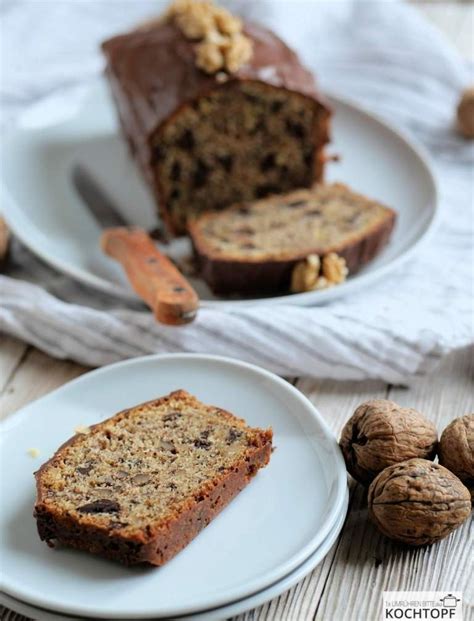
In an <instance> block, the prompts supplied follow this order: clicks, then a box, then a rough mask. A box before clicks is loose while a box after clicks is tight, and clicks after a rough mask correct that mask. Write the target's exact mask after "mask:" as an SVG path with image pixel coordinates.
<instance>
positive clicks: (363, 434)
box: [339, 399, 438, 485]
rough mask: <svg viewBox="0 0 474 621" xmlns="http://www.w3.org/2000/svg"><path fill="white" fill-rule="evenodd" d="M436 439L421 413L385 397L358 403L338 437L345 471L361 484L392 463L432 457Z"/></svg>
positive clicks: (431, 425)
mask: <svg viewBox="0 0 474 621" xmlns="http://www.w3.org/2000/svg"><path fill="white" fill-rule="evenodd" d="M437 443H438V434H437V431H436V427H435V426H434V424H433V423H432V422H431V421H429V420H428V419H427V418H425V416H423V414H421V413H420V412H417V411H416V410H413V409H411V408H402V407H400V406H399V405H397V404H396V403H394V402H393V401H387V400H386V399H373V400H372V401H367V402H366V403H363V404H362V405H360V406H359V407H358V408H357V409H356V411H355V412H354V414H353V415H352V417H351V418H350V419H349V420H348V421H347V423H346V424H345V425H344V428H343V430H342V433H341V438H340V440H339V445H340V447H341V449H342V453H343V455H344V460H345V462H346V468H347V470H348V472H350V474H351V475H352V476H353V477H354V479H356V480H357V481H359V483H362V484H363V485H369V483H370V482H371V481H373V479H374V478H375V477H376V476H377V475H378V473H379V472H381V471H382V470H383V469H384V468H386V467H387V466H391V465H392V464H397V463H399V462H401V461H405V460H407V459H411V458H412V457H422V458H424V459H434V457H435V455H436V448H437Z"/></svg>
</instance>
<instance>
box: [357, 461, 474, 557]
mask: <svg viewBox="0 0 474 621" xmlns="http://www.w3.org/2000/svg"><path fill="white" fill-rule="evenodd" d="M368 504H369V517H370V519H371V520H372V521H373V522H374V524H375V525H376V526H377V527H378V528H379V530H380V531H381V532H382V533H383V534H384V535H386V536H387V537H390V539H394V540H395V541H399V542H401V543H407V544H409V545H412V546H421V545H425V544H429V543H434V542H435V541H438V540H439V539H443V538H444V537H447V536H448V535H449V534H450V533H451V532H452V531H453V530H455V529H456V528H457V527H458V526H460V525H461V524H462V523H463V522H464V521H465V520H466V519H467V518H468V517H469V514H470V513H471V496H470V494H469V490H468V489H467V488H466V487H465V486H464V485H463V484H462V483H461V481H460V480H459V479H458V478H457V476H455V475H454V474H453V473H452V472H450V471H449V470H448V469H447V468H445V467H444V466H440V465H439V464H434V463H433V462H431V461H428V460H426V459H409V460H408V461H404V462H402V463H401V464H395V465H393V466H389V467H388V468H385V470H383V471H382V472H381V473H380V474H379V475H378V477H377V478H376V479H374V481H373V482H372V484H371V485H370V487H369V496H368Z"/></svg>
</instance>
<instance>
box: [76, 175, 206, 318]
mask: <svg viewBox="0 0 474 621" xmlns="http://www.w3.org/2000/svg"><path fill="white" fill-rule="evenodd" d="M72 181H73V184H74V187H75V188H76V190H77V192H78V194H79V196H80V197H81V198H82V200H83V201H84V203H85V204H86V205H87V207H89V210H90V211H91V213H92V214H93V216H94V218H95V219H96V221H97V222H98V224H99V225H100V226H101V227H102V228H104V231H103V233H102V236H101V247H102V249H103V250H104V252H105V253H106V254H107V255H109V256H110V257H112V258H114V259H116V260H117V261H118V262H119V263H120V264H121V265H122V267H123V268H124V270H125V272H126V274H127V277H128V280H129V282H130V284H131V285H132V287H133V289H134V290H135V292H136V293H137V294H138V295H139V296H140V297H141V298H142V300H144V302H145V303H146V304H147V305H148V306H149V307H150V308H151V309H152V310H153V312H154V315H155V317H156V319H157V320H158V321H159V322H161V323H164V324H168V325H180V324H185V323H189V322H190V321H192V320H193V319H194V318H195V316H196V313H197V310H198V307H199V298H198V296H197V294H196V292H195V291H194V289H193V288H192V287H191V285H190V284H189V283H188V281H187V280H186V279H185V278H184V276H183V275H182V274H181V272H180V271H179V270H178V269H177V268H176V267H175V265H173V263H172V262H171V261H170V259H168V257H167V256H165V255H164V254H162V253H161V252H160V251H159V250H158V248H157V247H156V246H155V244H154V243H153V240H152V239H151V237H150V235H149V234H148V233H147V232H146V231H145V230H144V229H142V228H140V227H137V226H129V225H128V224H127V222H126V221H125V220H124V218H123V217H122V216H121V215H120V213H119V212H118V211H117V208H116V206H115V205H114V203H113V201H112V200H111V199H110V198H109V197H108V196H107V194H106V192H105V191H104V190H103V189H102V188H101V187H100V185H99V184H98V183H97V182H96V181H95V179H94V178H93V177H92V176H91V175H90V173H89V172H88V171H87V169H86V168H84V167H83V166H81V165H80V164H76V165H75V166H74V167H73V170H72Z"/></svg>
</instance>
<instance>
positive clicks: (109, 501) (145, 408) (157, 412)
mask: <svg viewBox="0 0 474 621" xmlns="http://www.w3.org/2000/svg"><path fill="white" fill-rule="evenodd" d="M271 447H272V431H271V430H262V429H258V428H251V427H248V426H247V425H246V423H245V421H244V420H242V419H240V418H237V417H235V416H233V415H232V414H230V413H229V412H226V411H224V410H221V409H220V408H217V407H214V406H208V405H205V404H203V403H201V402H200V401H198V400H197V399H196V398H195V397H193V396H192V395H190V394H189V393H187V392H186V391H184V390H178V391H176V392H173V393H171V394H170V395H168V396H166V397H162V398H160V399H157V400H155V401H150V402H147V403H144V404H141V405H138V406H136V407H134V408H131V409H128V410H124V411H123V412H120V413H118V414H117V415H115V416H114V417H112V418H110V419H108V420H106V421H104V422H102V423H99V424H98V425H95V426H93V427H91V428H90V431H89V433H85V434H78V435H76V436H74V437H73V438H71V439H70V440H69V441H68V442H66V443H65V444H63V446H61V447H60V448H59V450H58V451H57V452H56V453H55V455H54V456H53V457H52V459H50V460H49V461H48V462H47V463H45V464H44V465H43V466H42V467H41V468H40V470H39V471H38V472H37V473H36V483H37V500H36V505H35V517H36V520H37V527H38V532H39V535H40V537H41V539H43V540H45V541H46V542H48V544H49V545H54V543H59V544H63V545H66V546H70V547H73V548H78V549H81V550H85V551H88V552H92V553H94V554H99V555H102V556H105V557H108V558H111V559H114V560H117V561H120V562H122V563H125V564H135V563H151V564H153V565H163V564H164V563H165V562H167V561H168V560H169V559H170V558H172V557H173V556H174V555H175V554H176V553H177V552H179V551H180V550H181V549H182V548H184V547H185V546H186V545H187V544H188V543H189V542H190V541H191V540H192V539H193V538H194V537H195V536H196V535H197V534H198V533H199V531H200V530H202V529H203V528H204V527H205V526H207V524H209V522H210V521H211V520H212V519H213V518H214V517H215V516H216V515H217V514H218V513H219V511H220V510H221V509H222V508H223V507H225V506H226V505H227V504H228V503H229V502H230V501H231V500H232V499H233V498H234V496H236V494H237V493H238V492H239V491H240V490H242V489H243V488H244V487H245V486H246V485H247V483H249V481H250V480H251V478H252V477H253V476H254V475H255V474H256V473H257V471H258V470H259V469H260V468H262V467H263V466H265V465H266V464H267V463H268V461H269V459H270V454H271Z"/></svg>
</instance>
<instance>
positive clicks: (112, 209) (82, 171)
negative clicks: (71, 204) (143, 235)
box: [72, 164, 128, 228]
mask: <svg viewBox="0 0 474 621" xmlns="http://www.w3.org/2000/svg"><path fill="white" fill-rule="evenodd" d="M72 182H73V185H74V187H75V188H76V190H77V193H78V194H79V196H80V197H81V199H82V201H83V202H84V203H85V204H86V205H87V207H88V208H89V211H90V212H91V213H92V215H93V216H94V218H95V219H96V221H97V223H98V224H100V226H101V227H103V228H113V227H116V226H127V225H128V222H126V221H125V218H123V217H122V215H121V214H120V212H119V211H118V209H117V207H116V205H115V203H114V202H113V200H112V199H111V198H110V197H109V196H108V195H107V193H106V192H105V190H103V189H102V188H101V187H100V185H99V184H98V183H97V182H96V181H95V179H94V178H93V177H92V175H91V174H90V173H89V171H88V170H87V169H86V168H84V166H82V165H81V164H75V165H74V167H73V169H72Z"/></svg>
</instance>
